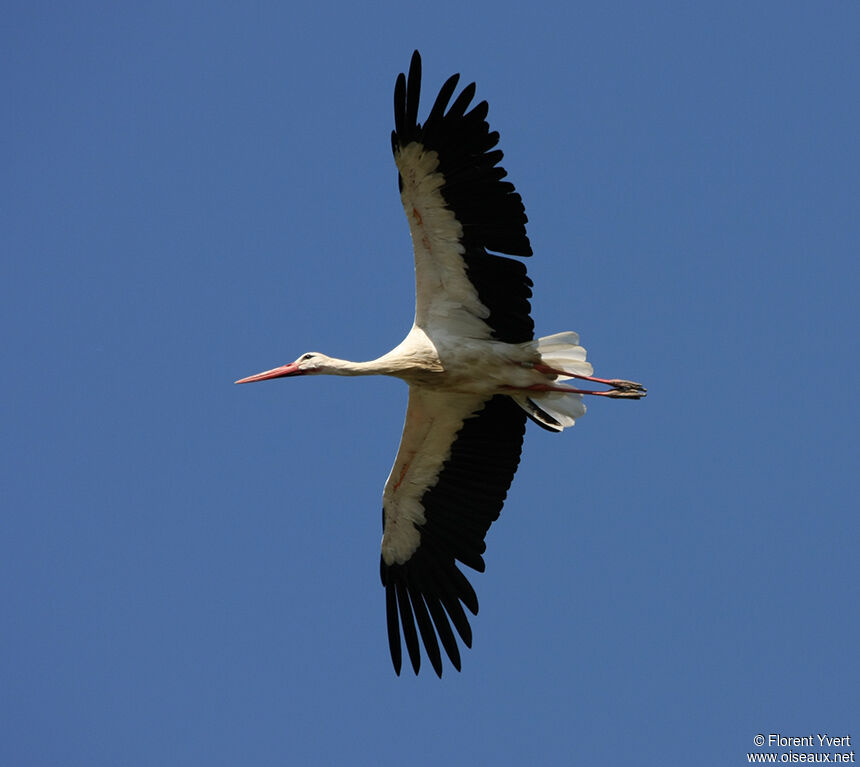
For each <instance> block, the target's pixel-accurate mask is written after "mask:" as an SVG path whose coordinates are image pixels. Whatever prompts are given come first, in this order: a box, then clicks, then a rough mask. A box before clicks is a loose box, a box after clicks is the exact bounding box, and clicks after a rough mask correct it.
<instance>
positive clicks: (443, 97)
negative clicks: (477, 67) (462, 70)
mask: <svg viewBox="0 0 860 767" xmlns="http://www.w3.org/2000/svg"><path fill="white" fill-rule="evenodd" d="M459 81H460V75H459V74H456V75H451V76H450V77H449V78H448V79H447V80H446V81H445V84H444V85H443V86H442V87H441V88H440V89H439V95H438V96H436V101H434V102H433V108H432V109H431V110H430V114H429V115H428V116H427V119H426V120H425V121H424V128H425V130H427V129H429V128H431V127H435V126H436V125H437V123H438V122H439V121H440V120H441V119H442V118H443V117H444V116H445V109H446V108H447V106H448V102H449V101H450V100H451V96H452V95H453V93H454V89H455V88H456V87H457V83H458V82H459Z"/></svg>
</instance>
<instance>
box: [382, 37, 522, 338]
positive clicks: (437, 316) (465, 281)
mask: <svg viewBox="0 0 860 767" xmlns="http://www.w3.org/2000/svg"><path fill="white" fill-rule="evenodd" d="M458 80H459V75H454V76H453V77H451V78H449V79H448V81H447V82H446V83H445V84H444V85H443V86H442V88H441V90H440V91H439V95H438V96H437V97H436V101H435V103H434V104H433V107H432V108H431V110H430V114H429V115H428V117H427V119H426V120H425V121H424V123H423V125H422V124H420V123H418V99H419V95H420V90H421V57H420V56H419V55H418V51H415V53H414V54H413V55H412V62H411V64H410V66H409V77H408V78H407V77H406V76H405V75H404V74H400V75H399V77H398V78H397V84H396V85H395V89H394V122H395V129H394V131H393V132H392V134H391V144H392V148H393V150H394V159H395V162H396V163H397V169H398V171H399V173H400V179H399V181H400V197H401V200H402V202H403V208H404V210H405V211H406V217H407V219H408V221H409V228H410V231H411V233H412V244H413V247H414V250H415V293H416V305H415V324H416V325H417V326H418V327H420V328H422V329H423V330H425V331H427V332H428V334H429V335H431V336H432V335H433V334H434V331H435V330H436V329H437V328H439V329H440V330H441V331H442V332H447V333H452V332H454V333H457V334H459V335H460V336H463V337H468V338H483V339H495V340H497V341H505V342H508V343H520V342H522V341H530V340H531V339H532V337H533V331H534V324H533V322H532V319H531V317H530V316H529V311H530V308H531V307H530V305H529V298H530V297H531V294H532V293H531V286H532V282H531V280H529V278H528V276H527V275H526V268H525V265H524V264H522V263H521V262H519V261H515V260H513V259H511V258H505V257H503V256H497V255H492V254H491V253H490V252H489V251H494V252H496V253H507V254H508V255H514V256H530V255H531V254H532V250H531V245H530V244H529V240H528V237H527V236H526V228H525V225H526V221H527V220H528V219H527V218H526V213H525V208H524V207H523V202H522V199H521V198H520V196H519V194H517V192H516V191H515V189H514V185H513V184H511V183H510V182H508V181H503V180H502V179H503V178H504V177H505V176H506V175H507V173H506V171H505V169H504V168H502V167H500V166H499V162H500V161H501V159H502V152H501V150H498V149H493V148H494V147H495V146H496V144H497V143H498V141H499V134H498V133H496V132H492V133H491V132H490V128H489V125H488V124H487V121H486V117H487V109H488V107H487V102H486V101H482V102H480V103H479V104H477V105H476V106H475V107H473V108H472V109H471V110H470V111H466V110H467V109H468V108H469V105H470V103H471V101H472V99H473V97H474V95H475V84H474V83H472V84H471V85H467V86H466V87H465V88H464V89H463V90H462V91H461V92H460V94H459V96H457V98H456V99H454V101H453V103H451V105H450V107H449V101H450V99H451V97H452V96H453V94H454V90H455V88H456V87H457V81H458ZM446 110H447V111H446Z"/></svg>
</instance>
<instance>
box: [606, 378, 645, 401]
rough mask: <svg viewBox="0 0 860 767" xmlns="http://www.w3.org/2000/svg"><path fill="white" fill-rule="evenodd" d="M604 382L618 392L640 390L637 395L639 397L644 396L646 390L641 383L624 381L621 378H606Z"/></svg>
mask: <svg viewBox="0 0 860 767" xmlns="http://www.w3.org/2000/svg"><path fill="white" fill-rule="evenodd" d="M606 383H607V384H608V385H609V386H611V387H612V388H613V389H616V390H617V391H619V392H640V395H639V396H641V397H644V396H645V392H647V391H648V390H647V389H646V388H645V387H644V386H643V385H642V384H641V383H636V381H625V380H623V379H621V378H612V379H609V380H607V381H606Z"/></svg>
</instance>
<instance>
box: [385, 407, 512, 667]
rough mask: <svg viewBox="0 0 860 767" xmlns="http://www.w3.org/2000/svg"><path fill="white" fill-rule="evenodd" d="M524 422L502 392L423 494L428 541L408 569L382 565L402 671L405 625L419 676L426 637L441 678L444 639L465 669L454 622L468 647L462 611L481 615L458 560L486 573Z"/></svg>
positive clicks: (466, 425) (463, 432)
mask: <svg viewBox="0 0 860 767" xmlns="http://www.w3.org/2000/svg"><path fill="white" fill-rule="evenodd" d="M525 422H526V413H525V411H523V410H522V409H521V408H520V407H519V406H518V405H517V404H516V403H515V402H514V401H513V400H512V399H511V398H510V397H508V396H506V395H501V394H500V395H496V396H494V397H492V398H491V399H490V400H488V401H487V402H486V404H485V405H484V407H483V409H481V410H479V411H477V412H476V413H475V414H474V415H472V416H471V417H469V418H467V419H465V420H464V421H463V426H462V427H461V428H460V431H459V432H458V433H457V437H456V439H455V441H454V443H453V445H452V447H451V451H450V455H449V457H448V459H447V460H446V461H445V462H444V464H443V466H442V470H441V471H440V473H439V477H438V481H437V483H436V485H434V486H433V487H431V488H429V489H428V490H426V491H425V492H424V494H423V496H422V497H421V505H422V507H423V508H424V516H425V520H426V521H425V523H424V524H423V525H421V526H420V527H419V528H418V529H419V532H420V533H421V544H420V545H419V546H418V548H417V549H416V550H415V552H414V553H413V554H412V556H411V557H410V558H409V559H408V560H407V561H406V562H404V563H403V564H393V565H386V564H385V562H384V561H382V560H381V561H380V576H381V579H382V583H383V585H384V586H385V589H386V592H387V594H386V610H387V614H388V638H389V643H390V650H391V658H392V661H393V662H394V667H395V670H397V672H398V673H399V672H400V663H399V661H400V658H401V645H400V632H399V630H398V626H402V627H403V639H404V641H405V643H406V649H407V652H408V653H409V658H410V660H411V662H412V667H413V669H414V670H415V673H416V674H417V673H418V670H419V668H420V665H421V660H420V653H419V644H418V636H419V633H420V637H421V640H422V642H423V644H424V648H425V651H426V652H427V657H428V658H429V659H430V662H431V664H432V665H433V668H434V670H435V671H436V673H437V674H438V675H439V676H441V675H442V666H441V655H440V651H439V642H438V641H437V636H438V638H439V639H440V640H441V643H442V647H444V648H445V652H446V653H447V655H448V658H449V659H450V660H451V663H452V664H453V665H454V667H455V668H457V669H459V668H460V654H459V651H457V650H456V641H455V639H454V636H453V633H452V632H451V628H450V624H449V623H448V620H447V618H450V622H451V623H453V625H454V627H455V628H456V629H457V632H458V633H459V635H460V638H461V639H462V640H463V642H464V644H465V645H466V646H467V647H468V646H471V642H472V632H471V628H470V626H469V621H468V618H467V617H466V614H465V613H464V612H463V606H465V607H466V608H467V609H468V610H469V611H470V612H471V613H472V614H473V615H475V614H477V612H478V598H477V596H476V595H475V590H474V589H473V588H472V585H471V584H470V583H469V581H468V580H467V578H466V576H465V575H463V573H462V572H461V571H460V569H459V568H458V567H457V563H458V562H460V563H462V564H464V565H467V566H469V567H472V568H474V569H476V570H483V569H484V561H483V559H482V557H481V554H482V553H483V551H484V549H485V544H484V537H485V536H486V534H487V530H488V529H489V527H490V525H491V524H492V523H493V522H494V521H495V520H496V519H498V517H499V512H500V511H501V509H502V505H503V503H504V500H505V496H506V495H507V492H508V488H509V487H510V484H511V481H512V480H513V477H514V473H515V472H516V470H517V466H518V464H519V460H520V451H521V449H522V442H523V434H524V432H525ZM395 594H396V597H395V596H394V595H395ZM443 609H444V612H443ZM446 616H447V618H446ZM443 619H444V620H443ZM434 627H435V632H434Z"/></svg>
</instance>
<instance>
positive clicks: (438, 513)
mask: <svg viewBox="0 0 860 767" xmlns="http://www.w3.org/2000/svg"><path fill="white" fill-rule="evenodd" d="M458 81H459V75H456V74H455V75H453V76H452V77H450V78H449V79H448V80H447V81H446V82H445V84H444V85H443V86H442V88H441V89H440V91H439V95H438V96H437V97H436V100H435V102H434V103H433V106H432V108H431V109H430V113H429V115H428V116H427V119H426V120H425V121H424V123H423V124H422V123H419V122H418V98H419V91H420V87H421V57H420V56H419V54H418V51H415V53H414V54H413V55H412V61H411V63H410V65H409V75H408V77H407V76H406V75H404V74H400V75H399V76H398V78H397V82H396V84H395V87H394V126H395V127H394V131H393V132H392V134H391V147H392V149H393V151H394V161H395V163H396V164H397V170H398V182H399V187H400V199H401V202H402V203H403V209H404V210H405V211H406V218H407V220H408V221H409V229H410V232H411V235H412V246H413V249H414V254H415V294H416V296H415V319H414V323H413V325H412V328H411V330H410V331H409V333H408V334H407V336H406V338H405V339H404V340H403V341H402V342H401V343H400V344H399V345H398V346H396V347H395V348H394V349H392V350H391V351H390V352H388V353H387V354H384V355H382V356H381V357H379V358H378V359H375V360H371V361H369V362H349V361H347V360H341V359H335V358H333V357H328V356H326V355H325V354H321V353H319V352H309V353H307V354H303V355H302V356H301V357H299V358H298V359H297V360H296V361H295V362H291V363H289V364H287V365H282V366H281V367H277V368H274V369H272V370H267V371H265V372H263V373H258V374H257V375H253V376H249V377H248V378H243V379H241V380H239V381H237V382H236V383H250V382H252V381H264V380H268V379H272V378H284V377H287V376H303V375H320V374H328V375H339V376H364V375H387V376H394V377H396V378H400V379H402V380H404V381H405V382H406V383H407V384H408V385H409V402H408V405H407V408H406V420H405V424H404V426H403V435H402V437H401V441H400V449H399V450H398V452H397V456H396V458H395V459H394V466H393V468H392V469H391V473H390V474H389V476H388V480H387V481H386V483H385V489H384V491H383V494H382V528H383V535H382V555H381V558H380V575H381V578H382V585H383V586H384V587H385V605H386V615H387V622H388V642H389V648H390V651H391V659H392V662H393V664H394V669H395V671H396V673H397V674H400V669H401V663H402V646H401V630H402V636H403V641H404V643H405V645H406V650H407V652H408V654H409V660H410V662H411V664H412V668H413V670H414V671H415V673H416V674H417V673H418V671H419V669H420V666H421V650H420V645H421V644H423V646H424V650H425V653H426V655H427V658H428V659H429V661H430V663H431V665H432V666H433V669H434V670H435V672H436V674H437V675H438V676H440V677H441V676H442V654H441V651H440V644H441V647H442V648H444V650H445V653H446V654H447V656H448V658H449V660H450V662H451V664H452V665H453V666H454V668H456V669H457V670H458V671H459V670H460V650H459V647H458V643H457V639H456V637H455V634H454V632H455V631H456V633H457V634H458V635H459V637H460V640H461V641H462V642H463V644H464V645H465V646H467V647H471V644H472V629H471V626H470V624H469V619H468V617H467V615H466V610H468V611H469V612H471V613H472V614H473V615H476V614H477V612H478V599H477V597H476V596H475V591H474V589H473V588H472V586H471V584H470V583H469V581H468V580H467V579H466V577H465V576H464V575H463V573H462V572H461V571H460V568H459V567H458V563H459V564H462V565H466V566H467V567H471V568H472V569H474V570H477V571H479V572H483V570H484V559H483V556H482V555H483V553H484V551H485V549H486V546H485V544H484V536H485V535H486V533H487V530H488V529H489V527H490V524H492V522H494V521H495V520H496V519H498V516H499V512H500V511H501V509H502V504H503V503H504V500H505V496H506V494H507V491H508V488H509V487H510V484H511V481H512V480H513V477H514V473H515V472H516V469H517V465H518V464H519V461H520V452H521V449H522V443H523V434H524V432H525V424H526V420H527V419H531V420H532V421H534V422H535V423H536V424H537V425H538V426H541V427H542V428H544V429H546V430H548V431H551V432H560V431H562V430H563V429H565V428H566V427H568V426H573V424H574V422H575V421H576V419H577V418H580V417H581V416H582V415H584V414H585V405H584V403H583V396H584V395H592V396H603V397H612V398H624V399H639V398H640V397H643V396H645V389H644V387H643V386H642V385H641V384H638V383H635V382H633V381H625V380H620V379H605V378H596V377H595V376H594V375H593V370H592V367H591V365H590V364H589V363H588V362H587V361H586V351H585V349H584V348H583V347H582V346H580V344H579V336H578V335H577V334H576V333H573V332H570V331H568V332H564V333H556V334H555V335H551V336H545V337H543V338H538V339H535V338H534V323H533V321H532V318H531V316H530V314H529V313H530V310H531V306H530V304H529V299H530V298H531V295H532V290H531V288H532V282H531V280H530V279H529V278H528V276H527V274H526V268H525V265H524V264H523V263H522V262H521V261H517V260H515V259H513V258H508V257H506V256H518V257H527V256H531V255H532V249H531V245H530V244H529V239H528V237H527V236H526V226H525V225H526V221H527V218H526V214H525V208H524V207H523V203H522V199H521V198H520V195H519V194H517V192H516V191H515V189H514V186H513V184H511V183H510V182H508V181H505V180H503V179H504V178H505V176H506V175H507V173H506V171H505V170H504V168H502V167H501V166H500V165H499V162H500V161H501V159H502V152H501V151H500V150H499V149H496V148H495V147H496V145H497V144H498V142H499V134H498V133H496V132H495V131H492V132H491V131H490V128H489V125H488V124H487V120H486V118H487V111H488V106H487V102H486V101H481V102H480V103H479V104H477V105H476V106H474V107H472V108H471V109H470V105H471V103H472V100H473V98H474V96H475V84H474V83H472V84H470V85H467V86H466V87H465V88H463V89H462V90H461V91H460V93H459V95H458V96H457V97H456V98H454V100H453V101H451V99H452V96H453V95H454V92H455V90H456V88H457V83H458ZM498 254H506V255H498ZM578 381H584V382H587V384H591V385H592V386H593V385H595V384H596V385H599V386H602V387H608V388H600V389H596V388H579V386H585V385H587V384H578V383H577V382H578ZM572 384H576V385H572ZM464 608H465V610H464ZM419 638H420V641H419Z"/></svg>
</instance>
